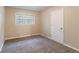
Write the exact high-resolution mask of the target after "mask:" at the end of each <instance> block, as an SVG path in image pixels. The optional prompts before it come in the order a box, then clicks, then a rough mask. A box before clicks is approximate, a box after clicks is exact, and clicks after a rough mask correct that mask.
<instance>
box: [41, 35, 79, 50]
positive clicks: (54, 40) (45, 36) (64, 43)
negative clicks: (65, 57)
mask: <svg viewBox="0 0 79 59" xmlns="http://www.w3.org/2000/svg"><path fill="white" fill-rule="evenodd" d="M41 35H42V36H44V37H46V38H48V39H51V38H50V37H48V36H45V35H43V34H41ZM51 40H53V39H51ZM54 41H55V40H54ZM56 42H58V41H56ZM58 43H60V42H58ZM60 44H62V45H64V46H67V47H69V48H72V49H74V50H76V51H79V49H77V48H75V47H72V46H70V45H68V44H66V43H60Z"/></svg>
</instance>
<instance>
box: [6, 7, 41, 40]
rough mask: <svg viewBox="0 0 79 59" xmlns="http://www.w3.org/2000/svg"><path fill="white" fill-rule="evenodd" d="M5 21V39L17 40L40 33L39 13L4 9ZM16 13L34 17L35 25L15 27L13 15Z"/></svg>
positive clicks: (9, 8)
mask: <svg viewBox="0 0 79 59" xmlns="http://www.w3.org/2000/svg"><path fill="white" fill-rule="evenodd" d="M5 12H6V21H5V37H6V39H10V38H18V37H23V36H28V35H33V34H39V33H40V13H39V12H35V11H30V10H23V9H17V8H11V7H6V9H5ZM17 12H20V13H26V14H27V15H34V16H35V24H33V25H16V24H15V14H16V13H17Z"/></svg>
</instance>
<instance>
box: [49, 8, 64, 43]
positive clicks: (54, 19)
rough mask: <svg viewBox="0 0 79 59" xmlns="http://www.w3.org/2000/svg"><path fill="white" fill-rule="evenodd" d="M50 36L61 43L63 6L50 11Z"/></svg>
mask: <svg viewBox="0 0 79 59" xmlns="http://www.w3.org/2000/svg"><path fill="white" fill-rule="evenodd" d="M50 22H51V27H50V28H51V38H52V39H53V40H55V41H57V42H60V43H63V8H60V9H56V10H53V11H52V12H51V21H50Z"/></svg>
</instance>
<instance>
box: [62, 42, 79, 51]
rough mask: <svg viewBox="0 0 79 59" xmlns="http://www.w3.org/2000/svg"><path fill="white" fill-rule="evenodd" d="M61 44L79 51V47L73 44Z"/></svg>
mask: <svg viewBox="0 0 79 59" xmlns="http://www.w3.org/2000/svg"><path fill="white" fill-rule="evenodd" d="M63 45H65V46H67V47H69V48H72V49H74V50H76V51H79V49H77V48H75V47H73V46H70V45H68V44H65V43H64V44H63Z"/></svg>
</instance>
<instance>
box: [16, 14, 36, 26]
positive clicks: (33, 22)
mask: <svg viewBox="0 0 79 59" xmlns="http://www.w3.org/2000/svg"><path fill="white" fill-rule="evenodd" d="M18 15H23V16H26V17H32V18H33V19H32V23H28V22H27V23H25V24H24V23H23V24H22V23H17V16H18ZM23 16H22V17H23ZM15 24H16V25H33V24H35V15H27V14H25V13H15Z"/></svg>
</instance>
